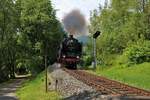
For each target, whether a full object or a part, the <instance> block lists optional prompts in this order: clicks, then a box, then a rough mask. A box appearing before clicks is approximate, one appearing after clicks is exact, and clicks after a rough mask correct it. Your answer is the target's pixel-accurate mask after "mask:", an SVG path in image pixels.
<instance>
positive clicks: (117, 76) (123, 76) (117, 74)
mask: <svg viewBox="0 0 150 100" xmlns="http://www.w3.org/2000/svg"><path fill="white" fill-rule="evenodd" d="M92 73H95V74H97V75H101V76H105V77H107V78H110V79H113V80H118V81H120V82H123V83H127V84H129V85H132V86H136V87H139V88H143V89H147V90H150V63H143V64H139V65H133V66H131V67H123V65H122V66H119V65H117V66H111V67H107V68H102V67H101V66H98V68H97V69H96V70H95V71H92Z"/></svg>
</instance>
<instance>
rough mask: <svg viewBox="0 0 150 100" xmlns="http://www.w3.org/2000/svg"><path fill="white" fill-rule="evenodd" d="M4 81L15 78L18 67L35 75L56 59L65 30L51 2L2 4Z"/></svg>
mask: <svg viewBox="0 0 150 100" xmlns="http://www.w3.org/2000/svg"><path fill="white" fill-rule="evenodd" d="M0 7H1V9H0V72H2V73H0V82H1V80H7V79H9V78H14V76H15V71H17V70H18V68H20V67H23V68H27V69H28V71H29V72H31V73H32V74H36V73H38V72H40V71H42V70H43V69H44V57H46V58H47V64H50V63H53V62H54V61H55V60H56V55H57V51H58V46H59V44H60V42H61V40H62V38H63V35H64V31H63V29H62V27H61V24H60V22H59V21H58V20H57V19H56V15H55V13H56V11H55V10H54V9H53V7H52V4H51V1H50V0H15V2H14V0H2V1H1V2H0Z"/></svg>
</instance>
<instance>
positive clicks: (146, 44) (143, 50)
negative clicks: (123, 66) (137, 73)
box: [124, 41, 150, 64]
mask: <svg viewBox="0 0 150 100" xmlns="http://www.w3.org/2000/svg"><path fill="white" fill-rule="evenodd" d="M124 55H125V56H127V59H128V62H129V63H133V64H140V63H143V62H150V41H138V42H137V43H136V44H132V45H131V46H129V47H127V48H126V49H125V51H124Z"/></svg>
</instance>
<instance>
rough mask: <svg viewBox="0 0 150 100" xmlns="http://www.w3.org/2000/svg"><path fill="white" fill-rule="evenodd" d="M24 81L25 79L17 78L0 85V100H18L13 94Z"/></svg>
mask: <svg viewBox="0 0 150 100" xmlns="http://www.w3.org/2000/svg"><path fill="white" fill-rule="evenodd" d="M25 80H26V78H19V79H14V80H11V81H10V82H8V83H3V84H0V100H18V98H17V97H16V94H15V92H16V90H17V89H18V88H20V87H21V85H22V83H23V82H24V81H25Z"/></svg>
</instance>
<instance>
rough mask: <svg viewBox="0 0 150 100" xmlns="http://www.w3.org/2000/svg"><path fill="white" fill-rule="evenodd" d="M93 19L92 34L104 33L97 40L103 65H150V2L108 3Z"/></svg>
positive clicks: (115, 1)
mask: <svg viewBox="0 0 150 100" xmlns="http://www.w3.org/2000/svg"><path fill="white" fill-rule="evenodd" d="M90 20H91V25H90V33H94V32H95V31H97V30H100V31H101V32H102V34H101V36H100V37H99V38H98V40H97V58H98V63H99V64H102V65H107V66H108V65H113V64H126V65H127V66H130V65H132V64H139V63H143V62H150V0H110V2H108V0H105V5H104V6H100V7H99V9H98V10H94V11H93V12H92V13H91V19H90Z"/></svg>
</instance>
